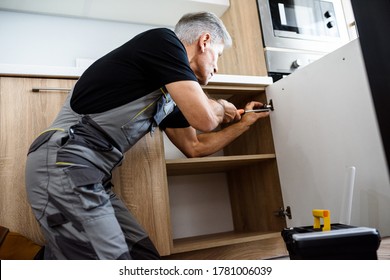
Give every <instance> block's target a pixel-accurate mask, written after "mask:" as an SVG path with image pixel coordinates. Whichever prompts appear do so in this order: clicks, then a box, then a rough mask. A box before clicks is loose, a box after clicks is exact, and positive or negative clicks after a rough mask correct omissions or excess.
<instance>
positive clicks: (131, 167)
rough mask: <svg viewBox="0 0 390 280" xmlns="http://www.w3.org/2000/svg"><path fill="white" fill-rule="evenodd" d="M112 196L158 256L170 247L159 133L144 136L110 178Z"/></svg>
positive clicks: (167, 197) (163, 166)
mask: <svg viewBox="0 0 390 280" xmlns="http://www.w3.org/2000/svg"><path fill="white" fill-rule="evenodd" d="M113 184H114V190H115V192H116V193H117V194H118V195H119V196H120V197H121V199H122V200H123V202H124V203H125V204H126V206H127V207H128V208H129V210H130V211H131V212H132V213H133V214H134V216H135V217H136V218H137V219H138V221H139V223H140V224H141V225H142V226H143V227H144V229H145V230H146V231H147V232H148V234H149V236H150V238H151V240H152V241H153V243H154V245H155V246H156V248H157V250H158V251H159V253H160V254H161V255H168V254H169V253H170V247H171V243H172V238H171V226H170V216H169V196H168V188H167V184H168V183H167V177H166V167H165V158H164V147H163V143H162V133H161V132H160V131H159V130H156V131H155V133H154V134H153V136H151V135H150V134H147V135H145V136H144V137H143V138H142V139H141V140H140V141H139V142H138V143H137V144H136V145H135V146H134V147H133V148H132V149H131V150H129V151H128V152H127V153H126V155H125V160H124V162H123V164H122V166H121V167H119V168H118V169H117V170H116V171H115V172H114V174H113Z"/></svg>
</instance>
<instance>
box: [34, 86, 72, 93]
mask: <svg viewBox="0 0 390 280" xmlns="http://www.w3.org/2000/svg"><path fill="white" fill-rule="evenodd" d="M40 91H71V89H70V88H39V87H33V88H32V92H40Z"/></svg>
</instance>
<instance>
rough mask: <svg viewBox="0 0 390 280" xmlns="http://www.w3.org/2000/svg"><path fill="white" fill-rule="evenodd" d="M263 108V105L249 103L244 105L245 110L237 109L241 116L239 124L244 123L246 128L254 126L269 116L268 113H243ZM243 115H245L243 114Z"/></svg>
mask: <svg viewBox="0 0 390 280" xmlns="http://www.w3.org/2000/svg"><path fill="white" fill-rule="evenodd" d="M260 108H263V103H261V102H257V101H251V102H249V103H248V104H246V106H245V109H244V110H243V109H239V110H238V113H239V114H242V117H241V122H243V123H245V124H246V125H248V126H251V125H252V124H254V123H255V122H256V121H257V120H258V119H261V118H265V117H268V116H269V112H250V113H245V111H246V110H254V109H260ZM244 113H245V114H244Z"/></svg>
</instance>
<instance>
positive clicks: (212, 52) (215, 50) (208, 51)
mask: <svg viewBox="0 0 390 280" xmlns="http://www.w3.org/2000/svg"><path fill="white" fill-rule="evenodd" d="M202 47H203V48H202ZM223 49H224V45H223V44H211V42H210V40H208V41H206V42H204V43H203V45H202V46H201V47H200V52H199V53H198V54H197V56H196V59H195V60H194V64H193V65H192V66H191V68H192V70H193V71H194V73H195V75H196V77H197V78H198V82H199V83H200V84H201V85H207V83H208V82H209V80H210V79H211V77H212V76H213V75H214V74H216V73H217V72H218V58H219V57H220V56H221V55H222V52H223Z"/></svg>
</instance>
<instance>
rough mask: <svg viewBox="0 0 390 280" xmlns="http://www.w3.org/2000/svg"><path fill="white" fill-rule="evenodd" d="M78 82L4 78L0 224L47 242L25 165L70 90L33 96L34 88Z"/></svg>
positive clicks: (1, 85) (0, 97)
mask: <svg viewBox="0 0 390 280" xmlns="http://www.w3.org/2000/svg"><path fill="white" fill-rule="evenodd" d="M74 83H75V81H74V80H58V79H29V78H11V77H7V78H5V77H2V78H0V132H1V134H0V137H1V138H0V194H1V195H0V224H1V225H2V226H4V227H7V228H9V229H10V231H15V232H18V233H20V234H22V235H25V236H26V237H28V238H30V239H32V240H33V241H35V242H37V243H38V244H42V243H43V237H42V235H41V232H40V229H39V226H38V223H37V222H36V220H35V217H34V216H33V214H32V211H31V208H30V206H29V204H28V202H27V196H26V191H25V176H24V169H25V162H26V158H27V150H28V148H29V146H30V144H31V143H32V141H33V140H34V139H35V137H36V136H37V135H38V134H39V133H40V132H41V131H43V130H44V129H45V128H46V127H47V126H48V125H49V124H50V123H51V122H52V121H53V120H54V118H55V117H56V115H57V113H58V111H59V108H60V107H61V106H62V104H63V102H64V100H65V98H66V96H67V91H51V92H45V91H43V92H37V93H35V92H34V93H33V92H32V88H33V87H43V88H46V87H61V88H70V87H72V86H73V84H74Z"/></svg>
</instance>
